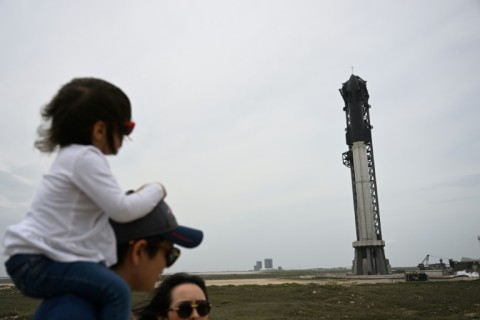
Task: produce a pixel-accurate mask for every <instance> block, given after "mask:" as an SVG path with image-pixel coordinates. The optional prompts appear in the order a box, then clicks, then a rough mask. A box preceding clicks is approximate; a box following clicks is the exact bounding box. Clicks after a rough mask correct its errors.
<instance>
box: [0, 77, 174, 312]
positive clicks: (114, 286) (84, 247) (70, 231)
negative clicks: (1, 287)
mask: <svg viewBox="0 0 480 320" xmlns="http://www.w3.org/2000/svg"><path fill="white" fill-rule="evenodd" d="M42 117H43V119H44V121H45V123H46V126H45V125H44V126H43V127H42V126H41V127H40V128H39V131H38V132H39V138H38V140H37V141H36V142H35V146H36V147H37V148H38V149H39V150H40V151H42V152H47V153H51V152H53V151H55V150H56V149H57V148H58V149H59V152H58V155H57V157H56V159H55V161H54V162H53V164H52V166H51V168H50V170H49V171H48V173H47V174H45V175H44V177H43V179H42V182H41V184H40V186H39V189H38V190H37V193H36V196H35V198H34V200H33V203H32V206H31V208H30V210H29V211H28V213H27V216H26V218H25V219H24V220H23V221H21V222H20V223H18V224H16V225H13V226H11V227H9V228H8V229H7V231H6V232H5V235H4V237H3V240H2V244H3V247H4V254H5V255H7V256H9V257H10V258H9V259H8V261H7V262H6V263H5V266H6V269H7V272H8V274H9V275H10V277H11V278H12V279H13V281H14V283H15V285H16V286H17V287H18V288H19V289H20V290H21V291H22V292H23V293H24V294H25V295H27V296H31V297H38V298H47V297H51V296H54V295H59V294H64V293H73V294H77V295H80V296H82V297H85V298H87V299H90V300H92V301H94V302H95V303H98V304H100V305H101V309H102V319H109V320H112V319H122V320H126V319H129V318H130V289H129V287H128V285H127V284H126V282H125V281H124V280H122V279H121V278H120V277H119V276H118V275H116V274H115V273H114V272H112V271H111V270H110V269H108V267H109V266H111V265H113V264H115V262H116V251H115V250H116V249H115V248H116V242H115V235H114V233H113V230H112V227H111V226H110V224H109V223H108V220H109V218H111V219H112V220H114V221H117V222H129V221H132V220H135V219H138V218H140V217H142V216H144V215H146V214H147V213H148V212H149V211H151V210H152V208H153V207H155V205H156V204H157V203H158V202H159V201H161V200H162V199H163V198H164V197H165V189H164V188H163V186H162V185H161V184H159V183H150V184H146V185H145V186H143V187H142V188H141V189H140V190H138V191H137V192H134V193H132V194H129V195H127V194H125V192H124V191H123V190H122V189H121V188H120V186H119V185H118V183H117V181H116V180H115V178H114V177H113V175H112V173H111V171H110V168H109V166H108V163H107V160H106V157H105V156H106V155H115V154H117V152H118V150H119V149H120V147H121V146H122V141H123V138H124V136H128V135H129V134H130V133H131V132H132V130H133V128H134V126H135V123H134V122H132V121H131V107H130V101H129V99H128V97H127V96H126V95H125V93H123V92H122V90H120V89H119V88H117V87H116V86H114V85H112V84H111V83H108V82H106V81H104V80H100V79H95V78H78V79H74V80H72V81H71V82H69V83H67V84H66V85H64V86H63V87H62V88H61V89H60V91H59V92H58V93H57V95H56V96H55V97H54V98H53V99H52V101H51V102H50V103H49V104H48V105H47V106H46V107H45V108H44V109H43V112H42Z"/></svg>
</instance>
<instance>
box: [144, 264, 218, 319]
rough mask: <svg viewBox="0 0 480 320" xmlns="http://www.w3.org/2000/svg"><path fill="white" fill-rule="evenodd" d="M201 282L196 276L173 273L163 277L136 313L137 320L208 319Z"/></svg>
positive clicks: (204, 292) (205, 291) (203, 287)
mask: <svg viewBox="0 0 480 320" xmlns="http://www.w3.org/2000/svg"><path fill="white" fill-rule="evenodd" d="M210 308H211V305H210V303H209V302H208V294H207V287H206V286H205V281H203V279H202V278H200V277H199V276H194V275H190V274H187V273H176V274H173V275H171V276H168V277H166V278H165V279H164V280H163V281H162V283H161V284H160V286H159V287H158V288H157V289H156V290H155V292H154V293H153V298H152V300H151V301H150V303H149V304H148V305H146V306H144V307H142V308H140V309H138V310H137V312H136V313H137V315H138V320H178V319H203V320H206V319H208V313H209V312H210Z"/></svg>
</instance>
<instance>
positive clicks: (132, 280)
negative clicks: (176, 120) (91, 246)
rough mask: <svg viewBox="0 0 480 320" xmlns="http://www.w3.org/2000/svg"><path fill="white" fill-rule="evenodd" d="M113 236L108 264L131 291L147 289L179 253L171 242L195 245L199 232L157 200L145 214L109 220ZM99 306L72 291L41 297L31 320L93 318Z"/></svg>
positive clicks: (199, 239)
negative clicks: (128, 219) (114, 246)
mask: <svg viewBox="0 0 480 320" xmlns="http://www.w3.org/2000/svg"><path fill="white" fill-rule="evenodd" d="M110 223H111V225H112V227H113V230H114V232H115V236H116V239H117V256H118V259H117V260H118V261H117V263H116V264H115V265H114V266H112V270H114V271H115V272H116V273H117V274H118V275H120V276H121V277H122V278H123V279H124V280H125V281H126V282H127V283H128V285H129V286H130V289H131V290H132V291H151V290H152V289H153V288H154V287H155V283H156V282H157V280H158V276H159V275H160V274H161V273H162V272H163V270H164V269H165V268H168V267H170V266H171V265H172V264H173V263H174V262H175V261H176V260H177V258H178V257H179V255H180V250H179V249H178V248H176V247H174V245H175V244H177V245H179V246H182V247H186V248H195V247H197V246H198V245H199V244H200V243H201V242H202V239H203V232H202V231H200V230H197V229H192V228H189V227H185V226H179V225H178V223H177V221H176V219H175V216H174V215H173V213H172V211H171V210H170V208H169V206H168V205H167V204H166V203H165V202H164V201H161V202H160V203H159V204H158V205H157V206H156V207H155V208H154V209H153V210H152V212H150V213H149V214H147V215H146V216H144V217H143V218H140V219H138V220H135V221H133V222H129V223H117V222H114V221H110ZM98 318H99V310H98V309H97V306H96V305H95V302H94V301H90V300H85V299H82V298H81V297H78V296H75V295H73V294H68V295H63V296H58V297H53V298H49V299H46V300H44V301H43V303H42V304H41V305H40V307H39V308H38V310H37V312H36V313H35V315H34V318H33V319H34V320H40V319H51V320H60V319H62V320H64V319H69V320H77V319H78V320H95V319H98Z"/></svg>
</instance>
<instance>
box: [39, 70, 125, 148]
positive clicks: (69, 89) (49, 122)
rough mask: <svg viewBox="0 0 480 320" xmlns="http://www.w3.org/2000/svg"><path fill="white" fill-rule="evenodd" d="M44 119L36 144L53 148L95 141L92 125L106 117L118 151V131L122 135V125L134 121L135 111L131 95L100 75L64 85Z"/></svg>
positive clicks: (111, 140) (111, 141) (111, 142)
mask: <svg viewBox="0 0 480 320" xmlns="http://www.w3.org/2000/svg"><path fill="white" fill-rule="evenodd" d="M41 115H42V119H43V121H44V123H42V125H40V127H39V128H38V139H37V140H36V141H35V147H36V148H37V149H38V150H40V151H42V152H53V151H54V150H55V149H56V148H57V147H65V146H68V145H70V144H82V145H91V144H92V127H93V125H94V124H95V123H96V122H97V121H104V122H105V124H106V127H107V143H108V146H109V148H110V150H111V151H112V153H114V154H115V153H117V149H116V148H115V144H114V132H117V133H118V134H119V135H120V137H121V139H123V134H122V133H121V128H122V125H123V124H124V123H125V122H126V121H130V120H131V117H132V111H131V106H130V100H129V99H128V97H127V95H126V94H125V93H124V92H123V91H122V90H121V89H120V88H118V87H116V86H115V85H113V84H111V83H109V82H107V81H105V80H101V79H96V78H76V79H73V80H72V81H70V82H69V83H67V84H65V85H64V86H63V87H61V88H60V90H59V91H58V93H57V94H56V95H55V97H53V99H52V101H50V103H49V104H47V105H46V106H45V107H44V108H43V110H42V112H41Z"/></svg>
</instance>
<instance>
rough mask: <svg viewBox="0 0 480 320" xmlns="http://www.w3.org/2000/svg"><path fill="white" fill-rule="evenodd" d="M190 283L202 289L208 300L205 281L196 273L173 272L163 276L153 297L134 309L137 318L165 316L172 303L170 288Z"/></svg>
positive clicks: (153, 319) (145, 319)
mask: <svg viewBox="0 0 480 320" xmlns="http://www.w3.org/2000/svg"><path fill="white" fill-rule="evenodd" d="M184 283H192V284H195V285H197V286H198V287H199V288H200V289H202V291H203V293H204V294H205V298H206V299H207V301H208V294H207V286H206V285H205V281H204V280H203V279H202V278H200V277H199V276H196V275H191V274H188V273H184V272H181V273H175V274H173V275H171V276H167V277H165V278H164V279H163V280H162V282H161V283H160V286H158V288H157V289H155V291H154V293H153V297H152V299H151V300H150V302H149V303H148V304H147V305H145V306H143V307H140V308H138V309H136V310H135V313H136V314H137V316H138V318H137V319H138V320H156V319H157V317H158V316H160V317H167V316H168V309H169V308H170V304H171V303H172V290H173V289H174V288H175V287H176V286H179V285H181V284H184Z"/></svg>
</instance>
